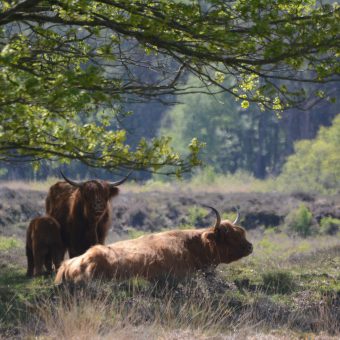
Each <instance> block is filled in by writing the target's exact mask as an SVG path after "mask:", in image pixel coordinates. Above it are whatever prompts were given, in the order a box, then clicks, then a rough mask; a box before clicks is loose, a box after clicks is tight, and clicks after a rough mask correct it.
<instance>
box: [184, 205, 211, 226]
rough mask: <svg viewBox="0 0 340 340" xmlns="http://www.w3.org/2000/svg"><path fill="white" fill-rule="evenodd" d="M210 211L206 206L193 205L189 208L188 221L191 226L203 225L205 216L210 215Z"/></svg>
mask: <svg viewBox="0 0 340 340" xmlns="http://www.w3.org/2000/svg"><path fill="white" fill-rule="evenodd" d="M208 213H209V211H207V209H206V208H201V207H197V206H192V207H190V208H189V209H188V222H189V225H190V226H191V227H193V226H203V225H204V223H203V221H204V218H205V217H206V216H207V215H208Z"/></svg>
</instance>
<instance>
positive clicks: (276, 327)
mask: <svg viewBox="0 0 340 340" xmlns="http://www.w3.org/2000/svg"><path fill="white" fill-rule="evenodd" d="M140 235H141V233H139V232H138V231H136V230H134V229H130V233H129V237H138V236H140ZM248 238H249V239H250V240H251V241H252V242H253V243H254V253H253V254H252V255H251V256H249V257H246V258H244V259H242V260H240V261H237V262H234V263H231V264H229V265H220V266H219V267H218V268H217V271H216V272H217V273H216V275H213V276H208V277H205V276H202V275H197V276H196V277H194V278H192V279H191V280H189V281H188V282H185V283H179V284H178V285H177V286H176V285H175V286H170V287H166V286H164V284H163V285H160V286H155V285H154V284H151V283H148V282H146V281H144V280H140V279H133V280H130V281H128V282H124V283H114V284H113V283H109V284H106V283H105V284H104V283H103V284H101V285H99V286H98V285H96V284H93V285H91V287H88V288H87V289H86V290H85V291H83V292H81V290H79V289H75V290H74V289H73V290H72V289H71V290H70V291H68V290H65V289H62V288H55V287H54V285H53V278H43V277H41V278H36V279H27V278H26V277H25V268H22V267H20V266H18V265H15V264H9V263H7V264H6V265H4V262H2V263H3V264H2V265H1V266H0V305H1V306H0V331H1V330H3V332H4V334H6V335H7V337H11V336H12V335H13V334H12V333H11V332H12V331H13V330H16V332H19V333H20V334H21V335H22V337H28V338H34V337H47V338H49V337H52V338H72V337H76V336H83V337H84V338H88V339H90V338H95V337H102V336H107V337H108V338H109V337H116V338H117V337H119V336H120V335H121V337H128V338H129V337H132V338H133V335H132V334H135V333H134V332H135V331H136V327H137V329H139V327H140V328H141V329H142V330H143V331H142V332H145V331H146V330H147V332H149V333H148V335H147V336H146V337H149V338H157V337H162V336H163V337H165V338H166V336H164V334H167V336H168V337H169V338H171V337H174V336H175V335H174V333H173V332H177V333H176V334H182V333H181V332H189V334H195V337H197V338H204V337H208V336H218V334H223V335H224V336H226V335H228V334H230V335H231V334H234V335H235V334H236V337H238V338H246V337H247V336H248V335H249V336H250V335H252V334H253V335H254V334H267V333H268V332H270V333H272V332H275V334H276V336H277V337H275V338H278V339H280V338H282V337H281V335H280V334H290V336H289V337H288V338H289V339H291V338H295V337H296V338H297V337H298V336H302V337H306V336H307V334H312V335H313V334H314V335H315V334H316V333H318V332H325V334H329V335H334V336H339V335H340V323H339V320H340V315H339V310H340V308H339V307H340V301H339V298H338V296H339V295H340V270H339V268H340V240H339V239H338V238H336V237H331V236H327V235H325V236H321V235H319V236H316V237H307V238H300V237H290V236H288V235H287V234H285V233H283V232H280V228H272V229H267V230H266V231H264V232H263V233H261V232H259V231H254V232H249V233H248ZM21 246H22V245H21ZM19 249H20V248H19ZM11 251H13V252H14V251H15V252H17V251H18V248H12V249H10V250H9V252H11ZM20 251H21V255H20V256H24V249H23V247H22V248H21V250H20ZM17 256H19V255H17ZM14 262H15V261H14ZM81 294H82V295H81ZM129 329H133V331H131V332H132V333H131V334H130V333H129V332H130V331H128V330H129ZM125 332H127V333H125ZM244 332H245V333H244ZM247 332H248V333H247ZM137 334H140V331H137ZM247 334H248V335H247ZM314 335H313V336H314ZM182 336H183V337H185V333H183V335H182Z"/></svg>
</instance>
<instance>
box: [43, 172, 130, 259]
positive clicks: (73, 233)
mask: <svg viewBox="0 0 340 340" xmlns="http://www.w3.org/2000/svg"><path fill="white" fill-rule="evenodd" d="M129 175H130V174H128V175H127V176H126V177H125V178H123V179H121V180H119V181H117V182H107V181H101V180H89V181H85V182H76V181H73V180H70V179H68V178H67V177H66V176H65V175H64V174H63V173H62V176H63V178H64V179H65V182H64V181H61V182H57V183H56V184H54V185H52V186H51V188H50V189H49V192H48V195H47V198H46V213H47V214H49V215H51V216H53V217H54V218H55V219H56V220H57V221H58V222H59V223H60V226H61V237H62V240H63V243H64V245H65V246H66V248H67V250H68V252H69V257H70V258H72V257H75V256H78V255H81V254H83V253H84V252H85V251H86V250H87V249H89V248H90V247H91V246H93V245H95V244H104V242H105V238H106V236H107V232H108V229H109V227H110V225H111V222H112V221H111V210H112V207H111V200H112V199H113V197H115V196H117V195H118V193H119V189H118V188H117V186H118V185H120V184H122V183H124V182H125V181H126V180H127V178H128V177H129Z"/></svg>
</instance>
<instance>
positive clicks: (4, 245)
mask: <svg viewBox="0 0 340 340" xmlns="http://www.w3.org/2000/svg"><path fill="white" fill-rule="evenodd" d="M22 247H23V242H22V241H21V240H18V239H16V238H14V237H5V236H0V251H7V250H10V249H14V248H22Z"/></svg>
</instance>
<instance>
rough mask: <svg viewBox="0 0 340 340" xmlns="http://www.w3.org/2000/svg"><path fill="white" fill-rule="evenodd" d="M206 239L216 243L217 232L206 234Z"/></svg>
mask: <svg viewBox="0 0 340 340" xmlns="http://www.w3.org/2000/svg"><path fill="white" fill-rule="evenodd" d="M205 237H206V238H207V239H208V240H209V241H216V234H215V231H209V232H207V233H206V234H205Z"/></svg>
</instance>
